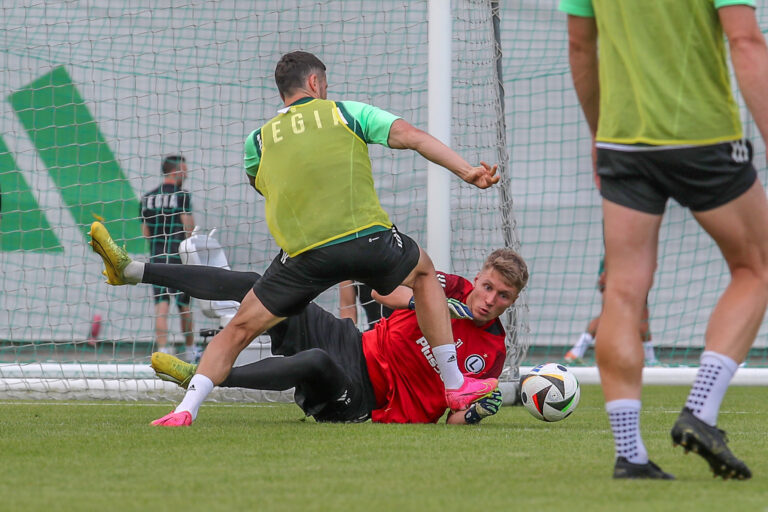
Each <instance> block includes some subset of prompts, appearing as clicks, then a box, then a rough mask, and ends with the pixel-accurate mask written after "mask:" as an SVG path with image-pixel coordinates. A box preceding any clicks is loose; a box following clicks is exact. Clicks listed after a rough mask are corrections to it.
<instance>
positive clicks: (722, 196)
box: [597, 139, 757, 215]
mask: <svg viewBox="0 0 768 512" xmlns="http://www.w3.org/2000/svg"><path fill="white" fill-rule="evenodd" d="M635 148H636V150H627V151H624V150H617V149H608V148H601V147H598V148H597V174H598V175H599V176H600V195H602V196H603V198H604V199H606V200H607V201H610V202H612V203H616V204H620V205H622V206H626V207H627V208H632V209H633V210H638V211H641V212H645V213H651V214H655V215H661V214H662V213H664V208H665V206H666V203H667V200H668V199H669V198H670V197H671V198H673V199H675V200H676V201H677V202H678V203H680V205H681V206H684V207H687V208H690V209H691V210H692V211H695V212H703V211H706V210H711V209H713V208H717V207H718V206H722V205H724V204H726V203H729V202H730V201H732V200H734V199H736V198H737V197H739V196H741V195H742V194H743V193H744V192H746V191H747V190H749V188H750V187H751V186H752V184H753V183H754V182H755V180H756V179H757V172H756V171H755V168H754V167H753V166H752V156H753V151H752V144H751V143H750V142H749V141H748V140H746V139H742V140H737V141H733V142H724V143H721V144H713V145H709V146H694V147H685V148H669V149H660V148H646V147H644V146H635Z"/></svg>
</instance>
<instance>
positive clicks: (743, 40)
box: [560, 0, 768, 479]
mask: <svg viewBox="0 0 768 512" xmlns="http://www.w3.org/2000/svg"><path fill="white" fill-rule="evenodd" d="M560 9H561V10H562V11H565V12H566V13H567V14H568V15H569V16H568V34H569V45H570V52H569V53H570V55H569V57H570V64H571V71H572V74H573V82H574V86H575V89H576V93H577V95H578V98H579V101H580V103H581V106H582V109H583V111H584V115H585V117H586V120H587V123H588V124H589V128H590V131H591V132H592V135H593V137H594V140H595V142H596V144H595V145H596V147H597V174H598V176H599V178H600V194H601V196H602V198H603V218H604V222H605V225H604V233H605V250H606V256H605V265H606V275H607V283H606V290H605V296H604V306H603V313H602V316H601V320H600V325H599V327H598V330H597V340H596V355H597V364H598V367H599V369H600V380H601V383H602V386H603V394H604V395H605V400H606V410H607V412H608V417H609V420H610V423H611V428H612V430H613V435H614V441H615V446H616V462H615V466H614V474H613V476H614V478H662V479H670V478H673V477H672V475H669V474H668V473H665V472H664V471H662V470H661V469H660V468H659V467H658V466H657V465H655V464H654V463H653V462H651V461H649V459H648V454H647V452H646V449H645V446H644V445H643V441H642V438H641V437H640V428H639V416H640V406H641V403H640V395H641V388H642V369H643V349H642V344H641V340H640V335H639V333H640V328H639V327H640V322H641V319H642V312H643V308H644V306H645V300H646V297H647V296H648V291H649V290H650V288H651V284H652V282H653V274H654V271H655V268H656V258H657V250H658V235H659V227H660V225H661V220H662V215H663V213H664V209H665V205H666V202H667V200H668V199H669V198H670V197H672V198H674V199H675V200H676V201H677V202H678V203H680V204H681V205H682V206H685V207H687V208H689V209H690V210H691V212H692V214H693V216H694V217H695V218H696V220H697V221H698V223H699V224H700V225H701V226H702V227H703V228H704V229H705V230H706V231H707V233H709V235H710V236H711V237H712V238H713V239H714V240H715V242H717V244H718V246H719V248H720V250H721V252H722V254H723V257H724V258H725V260H726V262H727V263H728V266H729V269H730V271H731V282H730V283H729V285H728V287H727V288H726V290H725V291H724V292H723V294H722V296H721V297H720V300H719V302H718V303H717V305H716V306H715V308H714V310H713V311H712V314H711V316H710V319H709V324H708V326H707V332H706V337H705V343H706V348H705V351H704V352H703V354H702V355H701V361H700V368H699V371H698V373H697V375H696V380H695V382H694V385H693V389H692V390H691V393H690V395H689V396H688V400H687V402H686V404H685V407H684V408H683V410H682V412H681V413H680V416H679V417H678V419H677V421H676V422H675V425H674V427H673V429H672V433H671V434H672V440H673V442H674V443H675V444H679V445H682V446H684V447H685V448H686V450H693V451H694V452H696V453H698V454H699V455H701V456H702V457H704V458H705V459H706V460H707V462H708V463H709V465H710V467H711V469H712V471H713V472H714V473H715V475H717V476H722V477H723V478H739V479H745V478H749V477H750V476H751V472H750V470H749V468H748V467H747V465H746V464H745V463H744V462H742V461H741V460H739V459H738V458H736V457H735V456H734V455H733V454H732V453H731V451H730V449H729V448H728V445H727V444H726V439H725V436H724V433H723V431H721V430H719V429H718V428H717V426H716V423H717V415H718V412H719V409H720V404H721V403H722V400H723V397H724V395H725V392H726V390H727V388H728V385H729V383H730V380H731V378H732V377H733V374H734V373H735V372H736V369H737V368H738V365H739V363H741V362H742V361H743V360H744V359H745V357H746V355H747V352H748V351H749V348H750V347H751V346H752V343H753V342H754V340H755V336H756V334H757V331H758V328H759V326H760V323H761V321H762V318H763V315H764V314H765V310H766V304H768V201H766V195H765V191H764V190H763V187H762V186H761V185H760V183H759V181H758V179H757V174H756V172H755V169H754V168H753V167H752V163H751V161H752V146H751V144H750V143H749V142H748V141H746V140H744V139H742V130H741V123H740V122H739V111H738V108H737V105H736V102H735V100H734V98H733V94H732V92H731V88H730V80H729V73H728V65H727V62H726V51H725V45H724V38H723V34H724V33H725V35H726V36H727V38H728V43H729V47H730V54H731V60H732V62H733V69H734V72H735V74H736V78H737V80H738V82H739V87H740V89H741V92H742V94H743V96H744V99H745V101H746V104H747V106H748V108H749V110H750V112H751V113H752V116H753V117H754V119H755V122H756V123H757V126H758V128H759V130H760V133H761V135H762V136H763V139H764V140H766V139H767V138H768V98H767V97H766V95H765V91H766V88H767V87H768V49H767V48H766V44H765V40H764V38H763V35H762V33H761V31H760V28H759V27H758V25H757V21H756V18H755V13H754V0H656V1H653V2H648V1H645V0H622V1H617V0H561V2H560ZM598 40H599V48H600V52H599V54H600V56H599V64H598V51H597V49H598Z"/></svg>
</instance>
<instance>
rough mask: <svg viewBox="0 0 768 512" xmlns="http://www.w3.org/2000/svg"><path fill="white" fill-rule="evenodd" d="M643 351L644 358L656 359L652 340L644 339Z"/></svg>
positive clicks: (648, 359)
mask: <svg viewBox="0 0 768 512" xmlns="http://www.w3.org/2000/svg"><path fill="white" fill-rule="evenodd" d="M643 352H644V354H645V360H646V361H656V351H655V350H653V342H652V341H644V342H643Z"/></svg>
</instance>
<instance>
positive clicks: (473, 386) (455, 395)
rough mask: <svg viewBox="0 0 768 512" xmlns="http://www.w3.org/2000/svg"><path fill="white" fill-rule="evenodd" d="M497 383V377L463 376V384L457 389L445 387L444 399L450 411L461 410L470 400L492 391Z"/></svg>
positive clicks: (475, 399) (470, 402)
mask: <svg viewBox="0 0 768 512" xmlns="http://www.w3.org/2000/svg"><path fill="white" fill-rule="evenodd" d="M498 385H499V379H473V378H472V377H467V376H465V377H464V384H462V385H461V387H460V388H459V389H446V390H445V401H446V402H448V407H450V409H451V410H452V411H461V410H464V409H466V408H467V407H469V406H470V405H471V404H472V402H475V401H477V400H479V399H480V398H483V397H484V396H486V395H490V394H491V393H493V390H494V389H496V388H497V387H498Z"/></svg>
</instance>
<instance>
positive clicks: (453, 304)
mask: <svg viewBox="0 0 768 512" xmlns="http://www.w3.org/2000/svg"><path fill="white" fill-rule="evenodd" d="M446 302H447V303H448V311H449V312H450V313H451V318H468V319H472V318H474V317H473V316H472V312H471V311H470V310H469V306H467V305H466V304H464V303H463V302H461V301H460V300H457V299H446Z"/></svg>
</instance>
